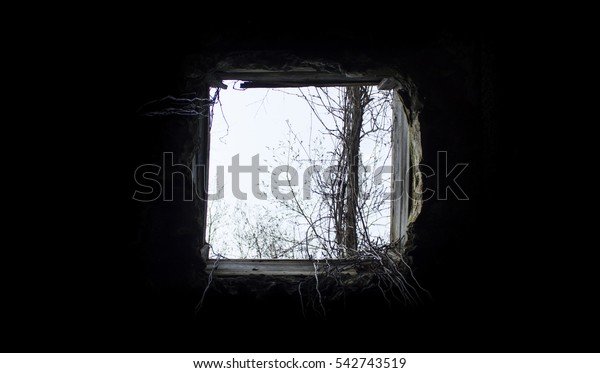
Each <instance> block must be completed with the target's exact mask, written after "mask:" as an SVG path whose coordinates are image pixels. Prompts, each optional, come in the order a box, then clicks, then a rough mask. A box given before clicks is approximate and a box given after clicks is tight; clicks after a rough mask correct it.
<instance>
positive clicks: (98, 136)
mask: <svg viewBox="0 0 600 373" xmlns="http://www.w3.org/2000/svg"><path fill="white" fill-rule="evenodd" d="M194 25H195V24H194ZM267 26H268V27H267ZM267 26H263V25H260V24H256V23H253V22H251V21H243V22H242V23H241V25H238V27H235V26H230V27H221V26H218V25H215V26H214V27H208V26H207V25H204V26H203V27H195V26H194V27H184V26H182V24H180V23H179V24H178V26H177V27H167V26H166V24H163V23H161V22H158V23H155V22H149V23H148V24H146V25H144V26H141V25H137V24H136V25H130V24H129V23H128V27H124V28H123V30H127V32H125V31H123V32H121V33H118V37H114V36H113V37H110V38H108V39H107V40H105V39H103V38H101V40H94V41H97V43H96V42H94V43H92V40H90V44H93V47H92V48H88V49H86V50H85V51H83V50H80V49H74V50H75V51H76V52H74V53H72V56H71V55H70V57H71V58H69V61H68V63H66V64H65V65H64V66H63V69H62V70H61V69H56V70H53V74H54V75H55V76H57V85H58V82H59V81H60V79H61V77H63V76H69V77H70V78H72V79H73V80H77V81H78V83H79V81H81V84H79V85H77V84H76V85H74V87H73V89H69V92H68V93H69V97H76V98H77V96H80V97H78V98H79V101H78V103H77V105H75V104H72V105H71V106H70V108H72V110H73V111H71V110H69V111H68V112H67V114H65V113H64V112H61V114H62V115H61V117H65V116H66V117H72V119H73V122H76V123H73V126H72V127H68V130H67V131H66V132H68V133H69V134H70V135H71V136H74V137H75V140H68V141H67V142H66V144H65V146H62V147H61V152H60V154H56V155H53V162H56V163H57V164H61V165H67V166H68V172H67V171H65V172H64V173H63V174H59V175H60V177H58V179H59V180H61V183H60V186H58V187H57V189H61V190H62V191H63V192H66V194H67V195H68V197H69V198H68V200H67V199H66V198H65V199H61V198H60V197H59V196H58V195H57V196H56V197H54V200H55V201H56V206H55V207H54V209H60V208H63V206H64V205H66V204H67V203H69V204H72V205H77V208H76V209H75V210H74V211H73V212H69V215H68V217H67V218H65V219H62V220H61V221H60V223H55V224H51V223H52V222H51V220H52V218H53V216H52V214H51V213H50V212H49V211H52V210H47V212H46V214H48V215H43V216H44V219H43V221H44V222H49V223H48V225H46V230H45V231H44V233H45V234H44V239H45V240H48V241H51V242H56V243H57V244H55V245H54V246H55V247H56V248H53V249H52V250H45V251H46V252H47V254H46V255H47V257H48V258H49V259H50V260H49V261H47V262H46V263H47V265H46V264H44V265H42V266H40V267H39V269H38V268H37V267H36V269H35V271H34V270H29V271H26V272H21V273H20V277H18V280H15V279H14V278H12V281H17V282H18V285H20V286H19V287H18V289H19V290H18V292H17V291H15V294H17V293H18V296H17V297H14V298H12V297H10V296H9V297H8V298H7V299H9V300H10V301H9V302H6V303H7V304H9V306H7V307H13V308H14V309H15V310H18V311H15V313H14V315H15V316H14V318H9V317H7V318H6V319H7V320H8V321H9V322H10V321H11V320H17V321H18V324H19V325H21V326H22V327H23V328H22V330H23V332H19V333H12V334H11V336H10V340H11V341H12V346H13V347H12V349H14V350H30V351H31V350H35V351H52V350H56V351H94V352H96V351H132V350H137V351H190V352H191V351H196V352H200V351H223V350H228V351H252V350H255V351H300V350H304V351H423V350H425V351H479V350H483V351H498V350H501V351H523V350H529V349H531V346H538V347H540V348H541V349H544V350H555V349H556V348H557V347H556V346H559V347H558V348H559V349H570V346H573V343H574V342H573V341H574V340H576V339H575V336H576V334H577V333H576V331H577V330H579V329H583V328H586V327H588V326H589V325H590V323H589V321H590V320H591V317H590V315H591V311H590V310H591V309H583V310H580V309H577V312H574V311H573V310H572V309H573V308H572V307H573V306H572V304H567V303H568V302H567V303H565V302H564V301H563V300H561V298H560V296H557V295H556V293H555V292H554V290H552V289H550V288H549V287H547V282H546V281H545V280H541V277H540V279H537V274H538V264H540V265H541V264H550V263H549V261H548V260H546V261H542V263H539V262H536V261H527V260H524V259H531V258H533V257H534V254H532V251H533V250H534V249H535V248H536V246H537V245H539V241H538V239H543V238H544V237H546V238H547V237H548V236H549V235H550V234H549V233H544V232H535V231H533V232H530V231H529V228H527V229H524V227H528V225H527V221H528V219H530V218H531V217H532V216H533V214H532V213H531V210H530V211H529V213H518V212H519V211H523V210H522V207H523V206H526V203H525V202H526V201H528V200H529V196H527V195H524V193H523V192H522V190H520V189H517V188H516V187H515V184H516V183H515V180H519V179H520V178H521V177H522V176H523V174H524V170H523V167H520V166H519V165H520V164H522V163H520V162H521V159H522V157H523V156H524V153H523V149H524V146H523V145H524V144H525V141H524V140H522V136H520V135H519V133H521V132H519V133H516V132H515V128H520V129H524V128H527V127H526V126H525V124H526V123H522V122H519V121H518V120H517V122H515V118H518V117H519V115H517V114H518V112H519V107H522V105H524V103H525V101H526V100H523V97H525V96H527V93H526V92H528V91H527V90H526V88H527V84H525V87H524V88H522V89H515V87H523V81H526V80H525V79H524V75H525V74H523V73H522V68H521V66H522V65H523V64H525V65H526V66H528V67H532V66H529V65H527V62H526V61H524V59H525V57H524V56H527V51H528V50H529V46H530V44H529V42H523V41H522V39H521V37H520V35H515V34H514V33H513V34H507V33H506V31H505V29H499V30H498V31H496V30H494V29H491V28H486V27H482V26H481V25H479V26H475V28H472V29H466V30H464V31H463V30H458V29H454V28H442V29H441V30H434V28H433V27H432V26H431V25H430V24H429V25H426V26H425V25H421V27H418V28H411V27H408V26H407V27H405V28H400V27H398V28H395V27H373V28H368V29H363V28H360V29H354V28H352V27H348V26H346V27H339V28H336V29H334V30H326V29H323V28H321V27H318V28H311V27H305V28H303V32H297V31H296V30H295V29H293V28H289V27H277V26H275V25H273V24H268V25H267ZM274 29H275V30H276V32H275V31H274ZM249 51H262V52H263V53H266V54H267V55H268V54H269V53H270V52H273V51H277V52H280V51H288V52H291V53H292V54H294V55H298V56H300V57H302V58H311V57H321V58H327V59H330V60H343V61H347V63H348V64H350V65H352V64H353V65H354V66H356V67H357V68H360V67H365V66H366V65H369V64H370V63H372V61H378V62H381V63H382V64H383V65H386V64H388V63H389V64H393V65H394V66H395V67H396V68H397V69H398V70H399V71H401V72H402V73H403V74H405V75H406V76H408V77H410V78H411V79H412V80H413V81H414V83H415V84H416V86H417V87H418V89H419V98H420V100H421V101H422V103H423V111H422V113H421V116H420V122H421V130H422V140H423V156H424V158H423V163H424V164H428V165H432V167H433V166H434V165H435V159H436V154H437V152H438V151H447V152H448V158H449V162H450V163H452V162H465V163H469V167H468V169H467V170H466V171H465V172H464V173H463V175H461V177H460V181H461V185H463V186H464V190H465V192H466V193H467V194H468V195H469V197H470V200H469V201H456V200H453V199H452V198H450V199H449V200H447V201H438V200H435V199H433V200H430V201H427V202H426V203H425V204H424V206H423V211H422V213H421V216H420V217H419V219H418V221H417V222H416V223H415V226H414V233H415V244H416V249H415V250H414V251H413V252H412V253H411V255H412V259H413V267H414V269H415V275H416V276H417V278H418V279H419V280H420V282H421V283H422V284H423V286H425V287H426V288H427V289H428V290H429V291H430V292H431V294H432V296H433V300H432V301H431V302H426V303H425V304H424V305H423V306H421V307H416V308H410V307H409V308H407V307H403V306H402V305H400V304H392V305H388V304H387V303H386V302H385V301H384V300H383V299H382V298H381V296H380V294H379V293H378V292H377V291H373V289H369V290H366V291H364V292H354V293H353V294H350V295H349V296H348V297H347V298H345V299H343V301H340V302H337V303H335V304H333V305H332V306H331V310H330V312H329V318H328V319H327V320H322V319H319V318H318V317H316V316H314V315H313V316H310V315H309V316H308V318H307V319H304V318H303V317H302V310H301V307H300V304H299V298H298V297H297V296H296V295H294V294H292V295H290V294H288V293H287V291H286V289H285V288H282V287H281V286H279V285H278V284H277V283H276V282H269V280H268V279H264V281H262V282H260V283H257V282H250V283H249V284H248V285H247V286H244V287H241V288H240V289H239V290H238V293H237V294H235V295H234V294H229V293H228V291H227V288H223V287H218V288H216V289H217V290H218V291H214V292H212V293H211V294H209V296H208V298H207V300H206V304H205V307H204V310H203V311H202V317H203V319H201V320H198V319H197V318H195V316H194V308H195V306H196V304H197V302H198V300H199V298H200V295H201V290H202V286H201V285H202V281H204V280H203V279H202V278H198V277H196V274H197V273H198V270H199V269H201V267H202V263H201V262H199V261H198V259H197V256H196V253H195V249H196V248H197V246H198V244H199V232H198V231H197V230H196V227H197V223H198V222H197V217H196V213H197V212H198V211H199V209H198V206H197V204H194V203H183V202H173V203H171V202H169V203H167V202H156V203H152V204H140V203H138V202H136V201H133V200H132V198H131V197H132V195H133V191H134V189H135V184H134V182H133V172H134V170H135V169H136V167H137V166H139V165H140V164H143V163H153V162H156V161H157V157H159V156H160V155H161V154H162V152H164V151H173V152H174V154H175V156H176V159H178V160H179V161H181V162H187V161H189V157H190V155H191V154H192V151H193V146H192V147H190V143H189V136H191V135H192V136H193V134H194V133H195V131H196V130H197V129H196V128H195V123H194V121H193V120H190V119H189V118H188V119H185V118H180V117H169V118H167V117H165V118H143V117H140V115H139V113H138V109H139V108H140V106H142V105H143V104H144V103H146V102H148V101H151V100H155V99H157V98H161V97H164V96H167V95H174V96H177V95H180V94H181V93H186V92H189V90H190V86H189V81H186V74H187V72H188V66H187V65H186V64H187V63H188V61H189V59H190V57H191V56H195V55H206V56H225V55H229V54H231V53H237V52H249ZM515 54H517V55H519V56H520V59H515V58H514V56H515ZM527 71H529V70H527ZM518 72H521V73H520V74H519V73H518ZM515 73H516V74H515ZM81 87H86V89H85V90H84V91H83V92H84V93H81V90H80V88H81ZM76 88H77V89H76ZM529 88H532V87H531V85H530V86H529ZM515 101H516V102H517V104H515ZM57 107H58V106H57ZM77 108H78V109H79V110H80V111H78V112H75V111H74V110H75V109H77ZM521 111H522V110H521ZM58 128H60V126H58ZM57 131H58V130H57ZM520 131H522V130H520ZM84 171H85V172H84ZM51 176H52V177H53V178H55V179H56V178H57V173H56V172H55V171H53V172H52V173H51ZM433 181H434V180H433V179H427V180H426V181H425V182H426V185H425V186H426V187H429V188H435V185H434V184H432V182H433ZM82 185H84V186H85V187H82ZM67 201H71V202H67ZM515 212H517V213H515ZM523 233H532V234H523ZM534 233H535V234H534ZM29 234H30V233H29ZM544 235H545V236H544ZM517 237H518V238H517ZM44 247H45V246H44ZM67 247H68V248H69V250H68V252H67V250H66V248H67ZM536 253H537V251H536ZM535 256H536V257H537V255H535ZM57 258H60V259H57ZM526 264H527V266H526ZM530 264H534V265H531V266H529V265H530ZM32 272H36V273H43V274H44V275H43V276H40V278H39V280H38V279H37V278H38V277H35V278H36V280H35V281H32V280H29V281H27V280H26V278H27V277H28V276H29V273H32ZM525 273H527V274H529V273H533V274H535V275H536V280H534V281H529V280H528V279H529V276H526V275H524V274H525ZM32 275H34V274H32ZM260 286H265V287H266V288H268V289H269V290H267V291H265V292H261V293H260V296H257V295H256V292H255V291H254V289H255V288H256V287H260ZM561 289H562V290H564V288H561ZM29 294H34V295H33V296H31V297H30V296H29ZM560 294H564V292H563V291H561V292H560ZM9 295H10V294H9ZM557 297H558V299H557ZM32 299H34V300H32ZM570 299H571V298H570ZM20 304H21V305H24V306H23V307H19V305H20ZM540 315H545V316H547V317H551V318H553V319H554V320H560V322H558V321H557V322H556V323H554V324H553V325H552V326H549V325H547V324H546V323H545V322H544V321H543V320H544V318H541V317H540ZM565 319H568V320H569V321H568V322H567V321H565ZM524 324H525V326H523V325H524ZM595 327H597V324H596V326H595ZM307 332H308V333H310V334H311V335H313V336H315V340H314V341H313V342H311V343H310V344H308V345H307V344H305V342H303V339H302V338H299V337H298V334H297V333H307ZM262 333H267V334H268V335H269V336H273V337H275V338H274V339H273V340H272V341H271V342H269V343H267V344H265V345H261V344H259V343H257V340H256V336H258V335H261V334H262ZM59 334H60V335H62V336H63V338H62V339H61V340H60V341H59V340H58V339H57V338H56V336H57V335H59ZM389 334H392V335H393V338H394V340H395V342H394V344H393V345H390V344H389V340H390V339H389V338H386V339H383V338H382V336H383V335H389ZM507 340H508V341H509V342H508V344H507V343H506V342H504V341H507ZM105 341H107V342H105ZM577 346H582V345H581V343H580V344H578V345H577ZM533 348H534V349H536V348H535V347H533Z"/></svg>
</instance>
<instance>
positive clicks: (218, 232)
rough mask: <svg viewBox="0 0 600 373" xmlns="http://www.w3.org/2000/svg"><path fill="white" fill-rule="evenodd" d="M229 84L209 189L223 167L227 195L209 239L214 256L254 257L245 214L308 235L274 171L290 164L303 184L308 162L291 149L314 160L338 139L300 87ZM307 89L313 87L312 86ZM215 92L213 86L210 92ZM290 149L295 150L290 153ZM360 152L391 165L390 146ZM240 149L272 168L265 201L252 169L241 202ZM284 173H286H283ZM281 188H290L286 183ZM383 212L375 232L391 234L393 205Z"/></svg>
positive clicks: (264, 176) (218, 111) (213, 205)
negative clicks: (283, 198) (236, 166)
mask: <svg viewBox="0 0 600 373" xmlns="http://www.w3.org/2000/svg"><path fill="white" fill-rule="evenodd" d="M224 83H225V84H227V86H228V89H227V90H221V91H220V93H219V98H220V105H219V103H217V104H216V105H214V108H213V113H214V114H213V122H212V128H211V145H210V146H211V148H210V173H209V175H210V179H209V191H210V193H216V180H217V176H216V175H217V167H218V166H222V167H224V171H225V172H224V176H225V177H224V182H225V184H224V186H225V188H224V198H223V199H219V200H216V201H209V226H210V220H211V219H212V220H213V222H214V225H213V230H212V231H211V232H207V236H208V235H212V237H209V238H208V239H209V241H210V243H211V244H212V246H213V252H212V253H211V255H212V256H213V257H214V255H215V253H219V254H221V255H224V256H226V257H227V258H230V259H234V258H241V257H248V258H252V257H256V255H255V253H252V252H251V250H248V248H244V247H241V246H243V245H244V244H243V243H242V242H239V239H236V230H238V231H239V229H241V228H243V222H242V221H241V219H240V213H244V214H246V216H248V218H249V221H256V220H260V221H263V222H265V223H266V224H271V225H277V227H278V229H280V230H282V231H285V232H288V233H289V234H290V235H291V236H295V237H296V238H297V237H301V236H303V234H304V233H302V232H303V230H302V227H301V226H302V224H303V221H299V220H297V216H291V215H293V214H291V213H290V212H289V211H285V209H283V208H282V206H281V204H280V203H279V202H278V201H276V200H275V197H274V196H273V195H272V193H271V190H270V184H271V171H272V170H273V169H274V168H275V167H276V166H279V165H285V164H289V165H291V166H293V167H294V168H296V169H297V170H298V176H299V184H300V185H302V182H303V181H304V180H303V177H302V176H303V172H304V171H305V169H306V167H307V166H308V164H307V163H304V164H301V163H300V162H295V161H293V159H291V158H288V154H293V153H294V151H295V152H297V156H296V158H297V159H300V160H305V161H306V160H307V159H308V158H309V156H308V154H306V153H309V154H311V156H310V157H311V158H313V159H315V158H316V153H321V154H325V153H326V152H327V151H328V150H331V149H332V146H333V140H332V139H331V137H330V136H326V135H324V134H323V133H324V131H323V130H324V128H323V125H322V124H321V123H320V122H319V120H318V119H317V118H316V117H315V114H314V113H313V112H312V110H311V109H310V107H309V105H308V104H307V102H306V101H305V100H304V99H303V98H302V97H297V96H296V95H297V94H298V93H299V90H298V89H297V88H287V89H276V90H275V89H260V88H253V89H247V90H240V89H239V82H233V81H226V82H224ZM234 83H235V84H234ZM311 89H314V88H311ZM303 90H304V92H305V93H308V92H309V89H308V88H303ZM214 92H215V90H214V89H213V90H212V91H211V95H213V94H214ZM320 116H321V118H322V119H325V120H327V121H331V122H328V123H333V119H332V117H331V115H328V114H325V113H323V114H322V115H320ZM389 117H390V118H391V113H390V114H389ZM291 148H292V150H293V151H292V152H291V153H290V149H291ZM361 153H362V155H363V156H362V158H363V162H364V164H373V159H378V161H377V162H378V164H377V165H380V164H382V162H383V160H386V162H385V164H387V165H390V164H391V157H390V156H389V147H388V148H375V146H374V143H369V142H368V141H363V142H361ZM236 154H239V162H240V165H242V166H250V165H251V162H252V157H253V156H255V155H256V154H258V155H259V157H260V165H261V166H267V167H268V172H267V173H261V174H260V183H261V185H260V190H261V191H262V192H264V193H267V200H266V201H263V200H258V199H257V198H256V197H254V196H253V195H252V180H251V176H250V173H242V174H240V187H239V188H240V190H241V192H243V193H246V194H247V200H246V201H239V200H237V199H236V198H235V197H234V196H233V193H232V183H231V181H232V176H231V173H230V172H229V171H228V166H230V165H231V164H232V157H233V156H235V155H236ZM292 158H293V157H292ZM369 159H370V160H369ZM284 177H285V174H284V175H282V176H281V178H284ZM298 190H299V188H298ZM282 192H285V190H284V189H283V188H282ZM381 215H382V218H381V219H380V224H381V225H379V226H377V227H376V228H374V234H379V235H381V236H382V237H386V239H388V237H387V236H388V235H389V210H387V211H382V212H381ZM209 230H210V229H209Z"/></svg>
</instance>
